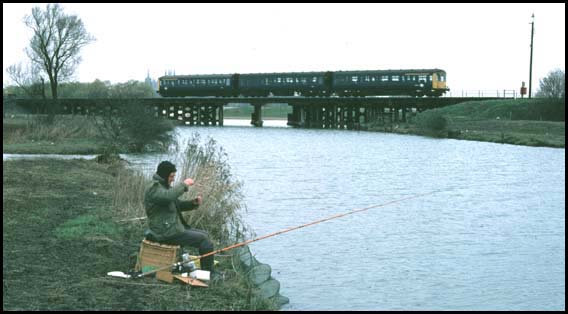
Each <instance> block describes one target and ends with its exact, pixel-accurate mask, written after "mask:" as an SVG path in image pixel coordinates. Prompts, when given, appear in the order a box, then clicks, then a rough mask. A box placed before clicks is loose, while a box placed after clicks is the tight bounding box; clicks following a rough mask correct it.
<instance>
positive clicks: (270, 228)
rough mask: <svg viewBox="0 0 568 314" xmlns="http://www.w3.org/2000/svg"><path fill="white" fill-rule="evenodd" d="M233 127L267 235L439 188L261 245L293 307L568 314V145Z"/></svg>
mask: <svg viewBox="0 0 568 314" xmlns="http://www.w3.org/2000/svg"><path fill="white" fill-rule="evenodd" d="M228 124H229V125H231V124H232V125H233V126H227V125H228ZM225 125H226V126H225V127H222V128H221V127H191V128H183V127H180V128H178V129H177V131H178V133H179V136H180V139H181V138H185V137H188V136H189V135H190V134H191V133H193V132H196V131H197V132H199V133H200V134H201V137H202V138H206V137H208V136H209V137H212V138H214V139H215V140H217V141H218V143H219V145H220V146H223V148H224V149H225V150H226V152H227V154H228V161H229V164H230V165H231V169H232V172H233V174H234V175H235V177H236V179H238V180H240V181H242V182H243V183H244V188H243V191H244V194H245V199H244V202H245V203H246V207H247V208H248V212H247V214H246V215H244V216H245V218H246V222H247V223H248V224H249V225H250V226H251V227H252V229H253V230H254V231H255V233H256V234H257V235H258V236H262V235H265V234H268V233H271V232H274V231H279V230H281V229H285V228H289V227H293V226H297V225H301V224H305V223H308V222H311V221H314V220H318V219H322V218H325V217H329V216H332V215H335V214H338V213H344V212H348V211H350V210H353V209H359V208H364V207H368V206H372V205H378V204H384V203H387V202H391V201H395V200H397V199H401V198H407V197H412V196H414V195H418V194H423V193H429V192H432V191H435V193H433V194H429V195H425V196H421V197H417V198H414V199H409V200H405V201H401V202H396V203H391V204H388V205H386V206H381V207H376V208H373V209H369V210H367V211H363V212H359V213H355V214H353V215H348V216H344V217H341V218H338V219H334V220H331V221H326V222H323V223H320V224H316V225H312V226H309V227H306V228H302V229H298V230H296V231H292V232H289V233H285V234H282V235H278V236H276V237H272V238H269V239H265V240H262V241H259V242H255V243H253V244H251V245H250V247H251V250H252V252H253V254H255V255H256V257H257V259H258V260H260V261H261V262H263V263H267V264H269V265H271V267H272V276H273V277H274V278H276V279H277V280H278V281H280V283H281V289H280V293H281V294H282V295H284V296H287V297H289V298H290V303H289V304H287V305H285V306H284V307H283V310H332V309H336V310H565V211H564V207H565V178H564V176H565V150H564V149H554V148H536V147H524V146H514V145H507V144H494V143H484V142H472V141H459V140H452V139H432V138H426V137H420V136H404V135H397V134H385V133H372V132H358V131H345V130H306V129H293V128H286V127H285V122H282V121H265V126H276V127H263V128H252V127H248V123H245V122H242V123H239V122H232V123H230V122H229V123H228V122H227V121H226V122H225ZM126 157H127V158H128V159H130V160H132V161H134V162H137V163H138V164H139V165H140V166H144V167H145V168H146V169H152V167H155V163H156V161H157V160H159V159H160V158H162V156H156V155H152V156H128V155H126ZM164 158H166V157H164Z"/></svg>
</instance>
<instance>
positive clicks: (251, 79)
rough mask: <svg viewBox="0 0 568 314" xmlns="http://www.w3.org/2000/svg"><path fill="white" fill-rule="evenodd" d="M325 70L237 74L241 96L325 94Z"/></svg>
mask: <svg viewBox="0 0 568 314" xmlns="http://www.w3.org/2000/svg"><path fill="white" fill-rule="evenodd" d="M326 86H327V85H326V73H325V72H296V73H258V74H241V75H240V76H239V94H241V95H243V96H295V95H304V96H313V95H320V94H325V90H326Z"/></svg>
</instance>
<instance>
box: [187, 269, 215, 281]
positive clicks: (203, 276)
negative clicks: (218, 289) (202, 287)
mask: <svg viewBox="0 0 568 314" xmlns="http://www.w3.org/2000/svg"><path fill="white" fill-rule="evenodd" d="M189 277H191V278H193V279H199V280H205V281H209V278H210V273H209V271H208V270H201V269H198V270H194V271H192V272H191V273H189Z"/></svg>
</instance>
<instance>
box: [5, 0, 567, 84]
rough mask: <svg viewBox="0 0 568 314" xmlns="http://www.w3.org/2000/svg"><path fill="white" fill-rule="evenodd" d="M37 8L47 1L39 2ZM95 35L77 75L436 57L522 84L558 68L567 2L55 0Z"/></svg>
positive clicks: (14, 40) (25, 34)
mask: <svg viewBox="0 0 568 314" xmlns="http://www.w3.org/2000/svg"><path fill="white" fill-rule="evenodd" d="M33 6H36V4H6V3H4V4H3V5H2V9H3V36H2V38H3V67H4V76H3V82H4V84H6V83H7V82H8V78H7V76H6V72H5V69H6V67H7V66H9V65H11V64H14V63H16V62H20V61H25V60H27V56H26V54H25V52H24V48H25V47H26V46H27V45H28V42H29V38H30V37H31V31H30V30H29V29H28V28H27V27H26V26H25V25H24V23H23V21H22V19H23V17H24V15H26V14H30V13H31V8H32V7H33ZM40 6H41V7H42V8H45V4H40ZM62 6H63V7H64V9H65V12H66V13H68V14H69V13H73V14H77V15H79V17H80V18H81V19H82V20H83V22H84V23H85V26H86V29H87V30H88V31H89V32H90V33H91V34H92V35H94V36H95V37H96V38H97V41H96V42H94V43H92V44H90V45H88V46H86V47H85V48H84V50H83V52H82V56H83V62H82V63H81V64H80V65H79V68H78V70H77V73H76V77H75V80H78V81H81V82H92V81H93V80H95V79H97V78H98V79H101V80H110V81H111V82H113V83H117V82H125V81H127V80H131V79H136V80H143V79H144V78H145V77H146V73H147V71H148V70H149V71H150V76H152V77H153V78H157V77H158V76H161V75H163V74H164V73H165V71H166V70H168V69H175V71H176V74H213V73H257V72H296V71H328V70H329V71H338V70H375V69H407V68H440V69H444V70H446V71H447V80H448V85H449V87H450V88H451V89H452V91H454V92H458V91H461V90H503V89H514V90H517V91H518V90H519V88H520V86H521V82H522V81H525V82H526V84H527V86H528V80H529V57H530V31H531V25H530V24H529V23H530V21H531V14H533V13H534V14H535V34H534V56H533V91H536V88H537V87H538V80H539V79H540V78H542V77H544V76H546V74H547V73H548V72H549V71H551V70H553V69H555V68H561V69H564V68H565V4H564V3H559V4H524V3H523V4H488V3H486V4H62Z"/></svg>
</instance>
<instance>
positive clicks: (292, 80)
mask: <svg viewBox="0 0 568 314" xmlns="http://www.w3.org/2000/svg"><path fill="white" fill-rule="evenodd" d="M286 83H294V78H293V77H287V78H286Z"/></svg>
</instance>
